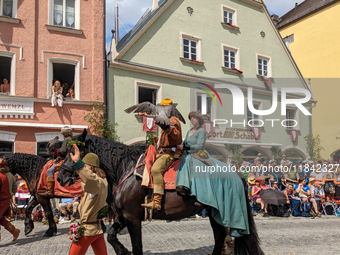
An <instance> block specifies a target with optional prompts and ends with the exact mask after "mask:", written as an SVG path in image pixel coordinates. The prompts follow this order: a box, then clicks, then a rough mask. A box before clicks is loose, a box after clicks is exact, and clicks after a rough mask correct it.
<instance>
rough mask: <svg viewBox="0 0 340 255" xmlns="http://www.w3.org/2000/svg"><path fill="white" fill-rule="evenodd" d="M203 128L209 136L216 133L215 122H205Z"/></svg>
mask: <svg viewBox="0 0 340 255" xmlns="http://www.w3.org/2000/svg"><path fill="white" fill-rule="evenodd" d="M202 128H203V129H204V130H205V132H206V133H207V136H213V135H214V123H213V122H205V123H204V124H203V126H202Z"/></svg>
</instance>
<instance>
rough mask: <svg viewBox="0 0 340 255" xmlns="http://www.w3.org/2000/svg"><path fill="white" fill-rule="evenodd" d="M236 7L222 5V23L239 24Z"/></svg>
mask: <svg viewBox="0 0 340 255" xmlns="http://www.w3.org/2000/svg"><path fill="white" fill-rule="evenodd" d="M236 14H237V11H236V9H233V8H230V7H228V6H225V5H222V23H224V24H228V25H232V26H237V20H236Z"/></svg>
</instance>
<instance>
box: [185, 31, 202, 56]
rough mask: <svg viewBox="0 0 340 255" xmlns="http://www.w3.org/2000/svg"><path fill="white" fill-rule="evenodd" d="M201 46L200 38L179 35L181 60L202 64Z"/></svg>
mask: <svg viewBox="0 0 340 255" xmlns="http://www.w3.org/2000/svg"><path fill="white" fill-rule="evenodd" d="M201 44H202V42H201V39H200V38H198V37H194V36H191V35H186V34H181V58H183V59H186V60H190V61H194V62H202V52H201Z"/></svg>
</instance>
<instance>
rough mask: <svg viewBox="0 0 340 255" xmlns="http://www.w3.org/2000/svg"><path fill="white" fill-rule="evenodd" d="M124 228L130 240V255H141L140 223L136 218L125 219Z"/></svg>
mask: <svg viewBox="0 0 340 255" xmlns="http://www.w3.org/2000/svg"><path fill="white" fill-rule="evenodd" d="M126 226H127V228H128V230H129V234H130V238H131V243H132V254H133V255H143V244H142V221H141V220H140V219H138V217H136V218H133V219H131V220H128V219H126Z"/></svg>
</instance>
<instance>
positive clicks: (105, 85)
mask: <svg viewBox="0 0 340 255" xmlns="http://www.w3.org/2000/svg"><path fill="white" fill-rule="evenodd" d="M103 36H104V40H103V68H104V69H103V70H104V105H105V106H106V113H105V116H104V117H105V118H107V116H108V109H109V107H108V105H107V102H108V95H107V86H108V85H107V58H106V0H104V7H103Z"/></svg>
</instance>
